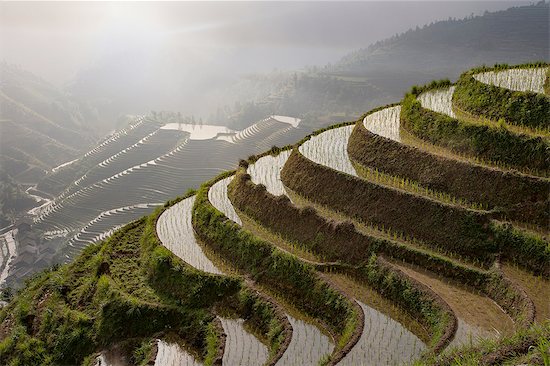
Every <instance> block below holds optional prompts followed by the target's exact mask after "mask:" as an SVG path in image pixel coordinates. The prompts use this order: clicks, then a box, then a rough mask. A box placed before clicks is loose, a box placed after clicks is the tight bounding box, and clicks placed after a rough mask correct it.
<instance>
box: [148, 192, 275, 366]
mask: <svg viewBox="0 0 550 366" xmlns="http://www.w3.org/2000/svg"><path fill="white" fill-rule="evenodd" d="M194 201H195V196H192V197H189V198H186V199H184V200H182V201H181V202H178V203H177V204H175V205H174V206H172V207H170V208H169V209H167V210H166V211H164V212H163V213H162V215H161V216H160V217H159V219H158V221H157V234H158V236H159V239H160V241H161V242H162V244H163V245H164V246H165V247H166V248H168V249H169V250H170V251H172V252H173V253H174V254H175V255H177V256H178V257H179V258H181V259H182V260H183V261H184V262H186V263H187V264H189V265H191V266H193V267H195V268H197V269H199V270H201V271H205V272H208V273H213V274H223V272H222V271H221V270H220V269H219V268H218V267H216V266H215V265H214V263H213V262H212V261H211V260H210V259H209V258H208V257H207V256H206V255H205V253H204V251H203V250H202V248H201V247H200V246H199V244H198V243H197V240H196V239H195V234H194V232H193V227H192V225H191V216H192V209H193V203H194ZM220 320H221V322H222V326H223V328H224V331H225V333H226V335H227V339H226V344H225V351H224V355H223V362H224V364H228V365H255V364H258V365H261V364H263V363H264V362H265V361H266V360H267V357H268V350H267V347H266V346H265V345H264V344H263V343H261V342H260V341H259V340H258V339H257V338H256V337H254V336H253V335H252V334H250V333H249V332H248V331H247V330H245V328H244V326H243V322H244V321H243V320H242V319H228V318H220ZM180 350H181V348H180V347H170V348H169V349H165V350H164V356H163V357H166V358H170V359H188V358H189V357H191V356H189V355H187V354H186V353H185V352H184V353H183V354H181V353H180ZM157 360H158V356H157ZM253 360H257V361H254V362H252V363H250V362H251V361H253Z"/></svg>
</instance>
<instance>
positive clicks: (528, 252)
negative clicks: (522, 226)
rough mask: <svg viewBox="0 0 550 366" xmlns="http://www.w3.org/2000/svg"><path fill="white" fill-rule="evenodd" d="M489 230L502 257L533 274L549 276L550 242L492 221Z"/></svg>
mask: <svg viewBox="0 0 550 366" xmlns="http://www.w3.org/2000/svg"><path fill="white" fill-rule="evenodd" d="M491 230H492V231H493V233H494V237H495V241H496V242H497V243H498V245H499V247H500V251H501V253H502V256H503V257H504V259H506V260H507V261H510V262H515V263H516V264H518V265H519V266H521V267H523V268H525V269H527V270H529V271H530V272H533V273H535V274H539V275H543V276H545V277H547V278H549V277H550V243H549V242H548V241H545V240H544V239H543V238H541V237H538V236H536V235H534V234H528V233H526V232H524V231H521V230H519V229H516V228H514V227H513V226H512V225H509V224H500V223H496V222H495V223H493V224H492V225H491Z"/></svg>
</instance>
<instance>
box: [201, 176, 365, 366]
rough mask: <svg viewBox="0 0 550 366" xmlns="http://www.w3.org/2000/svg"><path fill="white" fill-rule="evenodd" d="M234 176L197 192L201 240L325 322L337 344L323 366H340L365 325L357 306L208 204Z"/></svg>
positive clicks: (295, 260) (310, 269)
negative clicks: (215, 191) (210, 196)
mask: <svg viewBox="0 0 550 366" xmlns="http://www.w3.org/2000/svg"><path fill="white" fill-rule="evenodd" d="M232 174H234V172H228V173H225V174H222V175H220V176H218V177H217V178H215V179H214V180H212V181H210V182H208V183H205V184H204V185H203V186H201V188H200V189H199V191H198V193H197V199H196V201H195V207H194V213H193V227H194V228H195V230H196V233H197V235H198V237H199V238H200V239H201V240H202V241H203V242H204V243H205V244H206V245H207V246H209V247H210V248H211V249H213V250H215V251H216V252H217V253H219V255H220V256H221V257H223V258H224V259H225V260H227V261H229V262H230V263H231V264H232V266H234V267H236V268H237V269H238V270H239V271H240V272H241V273H243V275H245V276H247V277H249V278H251V279H253V280H254V281H255V282H257V283H258V284H260V285H261V286H264V287H266V288H268V289H269V290H270V291H273V292H275V293H276V294H277V295H278V296H281V297H282V298H284V299H285V300H286V301H287V302H289V303H291V304H293V305H294V306H295V307H296V308H298V309H300V310H301V311H303V312H304V313H306V314H308V315H309V316H311V317H313V318H316V319H318V320H319V321H320V322H321V323H323V324H325V325H326V326H327V328H328V329H329V330H330V331H331V333H332V335H333V336H334V337H335V338H336V340H337V347H336V348H335V351H334V352H333V354H332V355H331V357H330V358H329V359H328V360H325V362H328V363H329V364H334V363H336V362H337V361H339V360H340V359H341V358H342V357H343V356H344V355H345V353H346V352H347V351H348V350H349V348H351V346H353V345H354V343H355V342H356V341H357V333H358V331H357V327H358V326H361V324H358V323H359V316H358V313H359V311H358V309H357V305H356V304H355V303H352V302H351V301H350V300H349V299H348V298H346V296H345V295H344V294H342V293H341V292H340V291H338V290H337V289H335V288H334V287H333V286H331V284H330V283H328V282H326V281H325V280H323V278H322V276H320V275H319V274H318V273H317V272H316V271H315V269H314V267H313V266H312V265H310V264H308V263H305V262H303V261H300V260H299V259H298V258H296V257H295V256H293V255H290V254H288V253H286V252H284V251H281V250H279V249H277V248H276V247H275V246H273V244H271V243H269V242H266V241H264V240H261V239H259V238H257V237H255V236H254V235H253V234H251V233H250V232H248V231H246V230H244V229H242V228H241V226H240V225H238V224H237V223H235V222H234V221H232V220H230V219H228V218H227V217H226V216H225V215H224V214H223V213H222V212H220V211H219V210H217V209H216V208H215V207H214V206H213V205H212V204H211V203H210V201H209V199H208V190H209V189H210V188H211V187H212V186H213V185H214V184H215V183H216V182H218V181H221V180H222V179H224V178H227V177H230V176H231V175H232Z"/></svg>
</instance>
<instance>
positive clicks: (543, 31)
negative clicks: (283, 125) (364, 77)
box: [332, 1, 550, 76]
mask: <svg viewBox="0 0 550 366" xmlns="http://www.w3.org/2000/svg"><path fill="white" fill-rule="evenodd" d="M549 10H550V7H549V3H545V2H543V1H541V2H539V3H537V4H533V5H528V6H521V7H513V8H509V9H507V10H504V11H498V12H494V13H489V12H486V13H485V14H484V15H482V16H475V17H468V18H464V19H459V20H455V19H449V20H445V21H439V22H435V23H432V24H429V25H426V26H424V27H423V28H419V27H417V28H416V29H415V30H412V29H411V30H409V31H407V32H405V33H402V34H400V35H396V36H394V37H392V38H389V39H386V40H383V41H380V42H377V43H375V44H373V45H371V46H369V47H368V48H364V49H360V50H357V51H355V52H352V53H350V54H348V55H346V56H344V57H343V58H342V59H341V60H340V61H339V62H338V63H337V64H336V65H334V66H333V67H332V71H335V72H342V73H352V74H369V73H373V72H384V71H385V72H400V71H402V69H403V68H407V69H408V71H416V72H426V73H429V74H434V73H437V74H445V75H447V76H449V75H456V74H457V73H458V72H459V71H460V70H464V68H466V67H470V66H474V65H480V64H484V63H485V64H493V63H495V62H508V63H521V62H526V61H534V60H548V59H549V57H550V56H549V55H550V43H549V18H550V13H549Z"/></svg>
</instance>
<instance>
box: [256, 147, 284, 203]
mask: <svg viewBox="0 0 550 366" xmlns="http://www.w3.org/2000/svg"><path fill="white" fill-rule="evenodd" d="M290 152H291V151H290V150H287V151H283V152H281V153H280V154H279V155H277V156H271V155H267V156H264V157H262V158H260V159H258V160H257V161H256V162H255V163H254V164H250V166H249V167H248V170H247V173H248V174H250V177H251V178H252V182H253V183H255V184H263V185H264V186H265V187H266V189H267V191H268V192H269V193H271V194H273V195H275V196H282V195H286V191H285V187H284V186H283V182H281V169H283V167H284V165H285V163H286V161H287V160H288V157H289V156H290Z"/></svg>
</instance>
